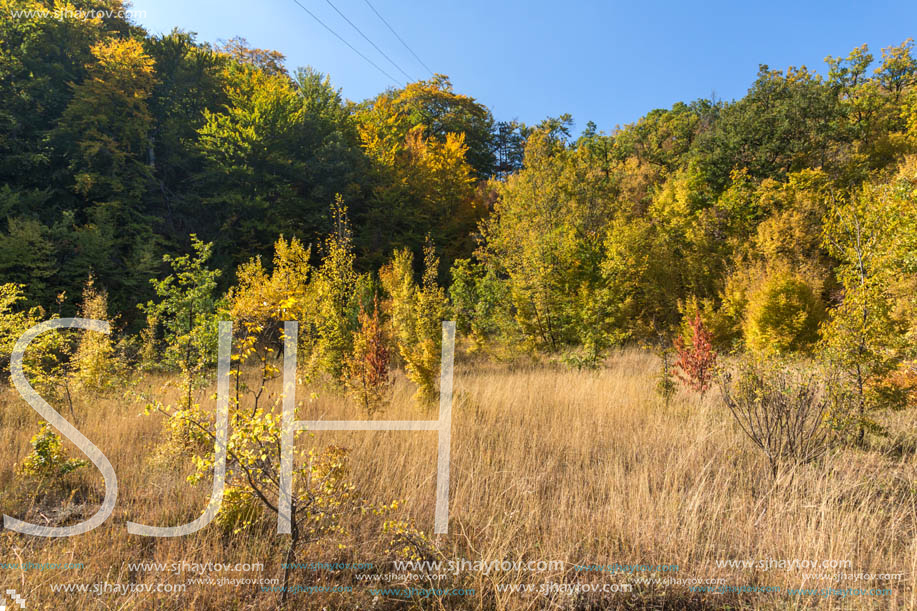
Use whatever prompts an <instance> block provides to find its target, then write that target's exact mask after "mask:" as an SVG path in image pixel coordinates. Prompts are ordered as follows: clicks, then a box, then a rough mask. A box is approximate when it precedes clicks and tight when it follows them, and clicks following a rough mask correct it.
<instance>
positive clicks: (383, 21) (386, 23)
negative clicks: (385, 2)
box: [363, 0, 435, 76]
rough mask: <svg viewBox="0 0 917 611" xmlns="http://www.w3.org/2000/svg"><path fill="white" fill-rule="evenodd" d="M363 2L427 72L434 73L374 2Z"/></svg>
mask: <svg viewBox="0 0 917 611" xmlns="http://www.w3.org/2000/svg"><path fill="white" fill-rule="evenodd" d="M363 2H365V3H366V6H368V7H369V8H371V9H372V11H373V12H374V13H375V14H376V17H378V18H379V19H381V20H382V23H384V24H385V26H386V27H387V28H388V29H389V30H390V31H391V33H392V34H394V35H395V38H397V39H398V40H400V41H401V44H403V45H404V48H405V49H407V50H408V51H410V52H411V55H413V56H414V59H416V60H417V61H418V62H420V65H421V66H423V67H424V68H426V69H427V72H429V73H430V74H434V73H433V71H432V70H430V68H429V67H428V66H427V65H426V64H425V63H423V60H422V59H420V57H418V56H417V54H416V53H414V50H413V49H412V48H411V47H409V46H408V43H406V42H404V39H403V38H401V36H398V32H396V31H395V28H393V27H392V26H391V25H389V23H388V21H386V20H385V17H383V16H382V15H380V14H379V11H377V10H376V7H374V6H373V5H372V4H370V2H369V0H363ZM434 76H435V74H434Z"/></svg>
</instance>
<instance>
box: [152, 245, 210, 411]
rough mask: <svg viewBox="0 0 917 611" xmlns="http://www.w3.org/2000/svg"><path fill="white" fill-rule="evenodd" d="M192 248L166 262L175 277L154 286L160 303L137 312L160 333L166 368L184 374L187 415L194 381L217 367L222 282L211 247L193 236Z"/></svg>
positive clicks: (167, 257) (166, 257) (169, 277)
mask: <svg viewBox="0 0 917 611" xmlns="http://www.w3.org/2000/svg"><path fill="white" fill-rule="evenodd" d="M191 247H192V250H193V252H192V253H190V254H185V255H181V256H178V257H173V256H171V255H165V256H164V257H163V262H165V263H167V264H168V265H169V267H170V268H171V272H172V273H170V274H169V275H168V276H166V277H165V278H163V279H162V280H156V279H152V280H150V282H151V283H152V284H153V289H154V290H155V292H156V295H157V296H158V298H159V300H158V301H150V302H148V303H147V304H146V305H141V306H139V307H140V308H141V310H142V311H143V312H144V313H145V314H146V315H147V316H148V317H150V318H151V319H152V320H155V321H156V322H157V323H158V325H160V327H161V329H162V340H163V343H164V345H165V348H164V350H163V352H162V355H161V357H162V358H163V360H164V363H165V364H166V366H169V367H176V368H178V369H180V370H181V372H182V374H183V378H184V385H185V391H186V393H187V401H186V403H187V407H188V408H189V409H190V408H191V406H192V400H191V393H192V389H193V388H194V386H195V380H196V379H197V378H198V376H199V375H200V374H201V373H203V372H204V371H205V369H206V368H207V367H208V366H210V365H212V364H213V363H214V362H215V361H216V345H217V344H216V337H217V308H218V305H219V304H218V302H217V299H216V297H215V296H214V294H215V290H216V285H217V278H219V276H220V271H219V270H212V269H210V268H208V267H207V262H208V260H209V259H210V255H211V251H212V248H213V245H212V244H205V243H204V242H202V241H200V240H198V239H197V236H195V235H193V234H192V235H191ZM198 382H200V380H198Z"/></svg>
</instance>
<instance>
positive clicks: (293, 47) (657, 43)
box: [133, 0, 917, 131]
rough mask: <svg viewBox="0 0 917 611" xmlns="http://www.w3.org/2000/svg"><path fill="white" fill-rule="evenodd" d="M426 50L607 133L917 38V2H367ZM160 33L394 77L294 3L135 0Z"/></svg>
mask: <svg viewBox="0 0 917 611" xmlns="http://www.w3.org/2000/svg"><path fill="white" fill-rule="evenodd" d="M330 1H331V2H332V3H333V4H334V6H335V7H337V9H338V10H340V12H341V13H343V14H344V15H345V16H346V17H347V18H348V19H350V21H352V22H353V23H354V24H355V25H356V26H357V27H359V28H360V30H362V31H363V33H364V34H366V36H367V37H368V38H369V39H370V40H372V41H373V42H374V43H375V44H376V45H377V46H378V47H379V48H380V49H382V51H384V52H385V53H386V54H387V55H388V56H389V57H390V58H391V59H393V60H394V61H395V62H396V63H397V64H398V65H399V66H400V67H401V68H402V69H403V70H404V71H405V72H407V73H408V74H409V75H411V76H412V77H413V78H414V79H419V78H427V77H429V76H430V74H429V73H428V72H427V71H426V70H425V69H424V68H423V66H422V65H421V64H420V63H418V62H417V60H415V59H414V57H412V55H411V53H410V52H409V51H408V50H407V49H406V48H405V47H404V46H402V44H401V43H400V42H399V41H398V39H397V38H395V36H394V35H393V34H392V33H391V32H390V31H389V30H388V28H387V27H386V26H385V24H384V23H383V22H382V21H380V19H379V18H378V17H377V16H376V15H375V14H374V13H373V12H372V9H371V8H370V6H369V5H367V2H366V0H330ZM299 2H301V3H302V5H303V6H304V7H306V8H307V9H308V10H310V11H311V12H312V13H314V14H315V15H316V16H317V17H318V18H319V19H321V20H322V21H323V22H324V23H326V24H327V25H328V26H329V27H330V28H332V29H333V30H334V31H336V32H337V33H338V34H339V35H341V36H342V37H343V38H344V39H346V40H347V41H348V42H349V43H350V44H351V45H353V46H354V47H356V48H357V49H358V50H360V52H361V53H363V54H364V55H366V56H367V57H369V58H370V59H371V60H372V61H374V62H375V63H376V64H377V65H378V66H379V67H381V68H382V69H384V70H385V71H386V72H388V73H389V74H390V75H392V76H393V77H397V78H398V79H400V80H399V83H401V84H403V83H404V81H405V80H406V79H405V78H404V76H403V75H402V74H401V72H399V71H398V69H397V68H396V67H394V66H393V65H391V64H390V63H389V62H388V61H387V60H386V59H385V58H383V57H382V56H381V55H380V54H379V52H378V51H376V50H375V49H374V48H373V47H372V46H371V45H370V44H369V43H368V42H367V41H366V40H365V39H364V38H363V37H361V36H360V34H359V33H357V32H356V31H355V30H354V29H353V28H352V27H351V25H349V24H348V23H347V21H345V20H344V19H343V18H342V17H341V16H340V15H339V14H338V13H336V12H335V10H334V8H332V6H331V5H329V2H328V0H299ZM369 2H371V3H372V6H374V7H375V8H376V10H378V11H379V13H380V14H381V15H382V16H383V17H384V18H385V19H386V20H387V21H388V22H389V23H390V24H391V25H392V27H393V28H394V29H395V31H396V32H398V34H399V35H400V36H401V37H402V38H403V39H404V40H405V41H406V42H407V44H408V45H409V46H410V47H411V49H413V51H414V52H415V53H416V54H417V55H418V56H419V57H420V59H421V60H422V61H423V62H424V63H425V64H426V65H427V66H429V67H430V68H431V69H432V70H433V71H434V72H439V73H443V74H447V75H449V77H450V78H451V79H452V82H453V85H454V86H455V89H456V91H458V92H460V93H463V94H466V95H470V96H473V97H475V98H477V99H478V100H479V101H480V102H482V103H484V104H486V105H487V106H489V107H490V109H491V110H492V111H493V113H494V116H495V117H496V118H497V119H498V120H500V119H513V118H518V119H520V120H522V121H524V122H526V123H536V122H538V121H540V120H541V119H543V118H544V117H546V116H556V115H559V114H561V113H564V112H569V113H570V114H572V115H573V118H574V120H575V121H576V129H577V131H579V130H580V129H582V127H583V126H584V125H585V124H586V122H587V121H589V120H592V121H595V122H596V124H597V125H598V126H599V128H600V129H602V130H605V131H609V130H611V129H613V128H614V127H615V126H616V125H619V124H620V125H623V124H625V123H631V122H633V121H635V120H636V119H638V118H639V117H640V116H641V115H644V114H646V112H648V111H649V110H651V109H653V108H660V107H663V108H667V107H670V106H671V105H672V104H674V103H675V102H677V101H690V100H693V99H697V98H701V97H706V98H709V97H711V95H714V94H715V95H716V97H717V98H719V99H726V100H731V99H734V98H737V97H741V96H742V95H743V94H744V93H745V91H746V90H747V89H748V87H749V86H750V85H751V83H752V81H753V80H754V77H755V74H756V72H757V70H758V64H761V63H764V64H768V65H770V66H771V68H781V69H783V68H786V67H787V66H790V65H796V66H799V65H803V64H804V65H806V66H808V67H809V68H812V69H817V70H818V71H820V72H822V73H823V72H824V62H823V60H824V58H825V56H826V55H829V54H830V55H844V56H846V55H847V53H849V52H850V50H851V49H852V48H853V47H855V46H858V45H860V44H863V43H867V44H868V45H869V47H870V50H872V51H873V54H874V55H875V56H876V58H877V59H878V58H879V57H880V56H881V48H882V47H885V46H888V45H890V44H898V43H900V42H902V41H903V40H904V39H906V38H908V37H912V36H915V35H917V1H915V0H904V1H886V2H882V1H865V0H860V1H843V0H834V1H824V0H819V1H806V0H795V1H792V2H787V1H784V0H768V1H760V0H759V1H754V0H752V1H750V2H746V1H742V0H735V1H732V2H724V1H715V2H702V1H701V2H698V1H695V2H675V1H672V2H658V1H652V0H637V1H632V2H618V1H614V2H611V1H606V2H599V1H589V2H586V1H566V2H565V1H563V0H552V1H548V0H527V1H525V0H447V1H440V2H437V1H436V0H428V1H426V2H424V1H418V0H401V1H399V0H369ZM133 8H134V9H135V10H138V11H145V12H146V16H145V17H142V18H138V19H135V21H137V22H138V23H140V24H141V25H143V26H145V27H146V28H147V29H148V30H149V31H151V32H153V33H161V32H168V31H170V30H171V29H172V28H173V27H179V28H181V29H183V30H188V31H193V32H197V33H198V36H199V39H201V40H206V41H210V42H214V41H217V40H219V39H223V40H225V39H228V38H231V37H233V36H244V37H245V38H247V39H248V41H249V43H250V44H251V45H252V46H255V47H261V48H272V49H276V50H278V51H280V52H281V53H283V54H284V55H286V57H287V65H288V68H295V67H297V66H304V65H311V66H313V67H314V68H316V69H318V70H320V71H322V72H325V73H328V74H329V75H330V76H331V80H332V82H333V83H334V85H335V86H336V87H340V88H342V89H343V94H344V96H345V97H347V98H349V99H351V100H362V99H365V98H367V97H371V96H373V95H375V94H377V93H378V92H380V91H382V90H384V89H385V88H386V87H388V86H391V85H394V84H395V83H394V82H393V81H392V80H390V79H389V78H387V77H385V76H383V75H382V74H381V73H380V72H378V71H377V70H376V69H375V68H373V67H372V66H371V65H370V64H368V63H367V62H366V61H365V60H363V59H362V58H360V56H359V55H357V54H356V53H354V52H353V51H352V50H350V49H349V48H347V46H345V44H344V43H342V42H341V41H340V40H338V39H337V38H335V37H334V35H333V34H330V33H329V32H328V31H327V30H325V29H324V28H323V27H322V26H321V25H319V24H318V23H317V22H316V21H315V19H313V18H312V17H311V16H309V14H308V13H307V12H306V11H304V10H303V9H302V8H300V7H299V6H297V4H296V3H295V1H294V0H261V1H255V0H250V1H248V2H241V1H237V0H134V2H133Z"/></svg>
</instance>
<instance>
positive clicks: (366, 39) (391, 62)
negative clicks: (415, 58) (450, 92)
mask: <svg viewBox="0 0 917 611" xmlns="http://www.w3.org/2000/svg"><path fill="white" fill-rule="evenodd" d="M325 2H327V3H328V6H330V7H331V8H333V9H334V12H336V13H337V14H338V15H340V16H341V17H342V18H343V19H344V21H346V22H347V23H349V24H350V27H352V28H353V29H355V30H356V31H357V33H358V34H359V35H360V36H362V37H363V39H364V40H365V41H366V42H368V43H369V44H371V45H372V46H373V49H375V50H376V51H378V52H379V54H380V55H382V57H384V58H385V59H387V60H388V62H389V63H390V64H391V65H393V66H395V67H396V68H397V69H398V71H399V72H401V74H403V75H404V76H405V77H407V79H408V80H409V81H413V80H414V77H412V76H411V75H410V74H408V73H407V72H405V71H404V70H403V69H402V68H401V66H399V65H398V64H396V63H395V60H393V59H392V58H391V57H389V56H388V55H386V54H385V51H383V50H382V49H380V48H379V47H378V45H376V43H374V42H373V41H372V40H370V39H369V36H367V35H366V34H364V33H363V30H361V29H360V28H358V27H357V26H356V24H354V22H353V21H351V20H350V19H348V18H347V15H345V14H344V13H342V12H341V11H340V10H338V7H336V6H334V4H332V3H331V0H325Z"/></svg>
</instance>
